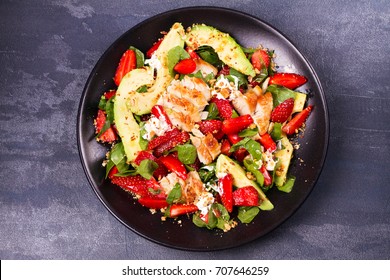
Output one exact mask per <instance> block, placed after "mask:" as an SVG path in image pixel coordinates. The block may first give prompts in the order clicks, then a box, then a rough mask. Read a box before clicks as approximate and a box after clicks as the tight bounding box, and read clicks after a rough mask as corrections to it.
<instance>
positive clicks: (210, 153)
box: [190, 133, 221, 164]
mask: <svg viewBox="0 0 390 280" xmlns="http://www.w3.org/2000/svg"><path fill="white" fill-rule="evenodd" d="M190 137H191V141H192V144H193V145H194V146H195V147H196V151H197V154H198V158H199V160H200V162H201V163H203V164H210V163H211V162H213V160H214V159H215V158H216V157H217V156H218V155H219V154H220V153H221V144H219V143H218V141H217V139H215V138H214V136H213V135H212V134H211V133H208V134H207V135H206V136H204V137H197V136H190Z"/></svg>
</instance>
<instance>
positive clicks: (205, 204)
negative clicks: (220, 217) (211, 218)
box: [195, 192, 214, 215]
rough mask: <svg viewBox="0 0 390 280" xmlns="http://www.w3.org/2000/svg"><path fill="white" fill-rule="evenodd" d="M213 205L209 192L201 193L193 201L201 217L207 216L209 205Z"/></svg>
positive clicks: (211, 195) (212, 198) (212, 197)
mask: <svg viewBox="0 0 390 280" xmlns="http://www.w3.org/2000/svg"><path fill="white" fill-rule="evenodd" d="M213 203H214V196H213V194H212V193H209V192H202V193H201V194H200V195H199V196H198V197H197V200H196V201H195V205H196V206H197V207H198V209H199V210H200V213H201V215H207V213H208V212H209V210H210V207H211V205H212V204H213Z"/></svg>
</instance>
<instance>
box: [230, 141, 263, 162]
mask: <svg viewBox="0 0 390 280" xmlns="http://www.w3.org/2000/svg"><path fill="white" fill-rule="evenodd" d="M239 148H245V149H246V150H247V151H248V152H249V154H250V155H251V156H252V157H253V158H254V159H257V160H259V159H261V157H262V154H261V145H260V143H259V142H257V141H255V140H253V139H251V138H244V139H242V140H241V141H239V142H237V143H236V144H234V145H233V146H231V148H230V150H229V152H231V153H233V152H235V151H237V150H238V149H239Z"/></svg>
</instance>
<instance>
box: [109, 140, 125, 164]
mask: <svg viewBox="0 0 390 280" xmlns="http://www.w3.org/2000/svg"><path fill="white" fill-rule="evenodd" d="M125 158H126V153H125V148H124V146H123V143H122V142H119V143H116V144H115V145H114V147H113V148H112V149H111V153H110V160H112V162H113V163H114V164H115V165H118V164H119V163H120V162H121V161H122V160H123V159H125Z"/></svg>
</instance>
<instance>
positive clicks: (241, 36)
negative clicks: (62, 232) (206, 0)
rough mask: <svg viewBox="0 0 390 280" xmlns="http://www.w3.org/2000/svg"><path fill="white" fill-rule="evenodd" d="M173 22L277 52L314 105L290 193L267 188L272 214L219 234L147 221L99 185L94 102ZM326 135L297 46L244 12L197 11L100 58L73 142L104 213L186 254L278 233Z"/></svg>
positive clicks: (302, 193) (146, 28)
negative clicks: (126, 60)
mask: <svg viewBox="0 0 390 280" xmlns="http://www.w3.org/2000/svg"><path fill="white" fill-rule="evenodd" d="M174 22H181V23H182V24H183V26H184V27H185V28H186V27H188V26H191V25H192V24H193V23H205V24H207V25H211V26H214V27H216V28H218V29H220V30H221V31H224V32H227V33H229V34H231V35H232V36H233V37H234V38H235V39H236V40H237V41H238V42H239V43H240V44H241V45H243V46H245V47H256V46H258V45H259V44H260V43H261V44H262V45H263V46H264V47H267V48H269V49H271V50H272V49H273V50H275V52H276V54H277V58H276V62H277V64H278V65H281V66H283V65H284V66H286V65H294V66H295V68H296V70H295V72H297V73H300V74H303V75H305V76H306V77H307V78H308V80H309V81H308V83H307V84H306V85H305V86H304V87H302V88H301V89H300V90H301V91H308V92H310V94H309V95H310V99H309V104H312V105H314V110H313V112H312V114H311V115H310V117H309V119H308V121H307V126H306V131H305V135H304V138H302V139H299V140H298V142H299V143H300V144H301V145H300V146H301V147H300V149H299V150H297V151H296V152H295V156H294V160H293V163H292V166H291V167H290V171H289V173H290V174H292V175H295V176H296V178H297V179H296V183H295V187H294V189H293V191H292V192H291V193H290V194H285V193H282V192H279V191H278V190H277V189H276V188H275V189H272V190H271V191H270V192H269V193H268V194H267V195H268V197H269V198H270V200H271V201H272V202H273V204H274V205H275V209H274V210H273V211H268V212H264V211H263V212H261V213H260V215H258V216H257V217H256V218H255V220H254V221H253V222H252V223H251V224H248V225H243V224H239V226H237V227H236V228H235V229H233V230H231V231H229V232H227V233H222V232H220V231H209V230H206V229H204V228H197V227H196V226H195V225H194V224H192V221H191V220H190V219H188V218H186V217H183V218H181V224H179V223H178V221H174V220H169V221H166V222H162V221H161V215H160V214H155V215H152V214H151V213H150V212H149V210H148V209H146V208H144V207H142V206H141V205H139V204H138V203H136V202H135V201H134V200H133V198H132V197H131V196H130V195H128V194H127V193H125V192H124V191H122V190H121V189H120V188H119V187H116V186H114V185H112V184H111V183H109V182H108V181H107V180H105V179H104V176H105V170H104V168H103V167H102V161H103V160H104V158H105V153H106V152H107V150H108V147H107V146H104V145H101V144H99V143H97V142H96V141H95V139H94V126H93V118H94V116H95V115H96V112H97V106H98V102H99V98H100V96H101V94H102V93H103V92H105V91H106V90H109V89H112V88H114V84H113V82H112V77H113V76H114V72H115V69H116V66H117V63H118V61H119V59H120V57H121V55H122V53H123V52H124V51H125V50H126V49H127V48H128V47H129V46H130V45H133V46H136V47H137V48H139V49H140V50H141V51H143V52H145V51H146V50H148V48H149V47H150V46H151V45H152V44H153V43H154V42H155V41H156V40H157V39H158V38H160V37H161V33H160V32H161V31H168V30H169V28H170V27H171V26H172V24H173V23H174ZM328 135H329V124H328V111H327V106H326V101H325V96H324V93H323V90H322V88H321V85H320V82H319V80H318V77H317V75H316V74H315V72H314V70H313V68H312V67H311V66H310V64H309V62H308V61H307V60H306V59H305V58H304V56H303V55H302V54H301V53H300V52H299V51H298V50H297V49H296V48H295V46H294V45H293V44H292V43H291V42H290V41H289V40H288V39H286V37H285V36H284V35H282V34H281V33H280V32H279V31H278V30H276V29H275V28H273V27H271V26H270V25H269V24H267V23H265V22H263V21H261V20H259V19H257V18H255V17H252V16H250V15H248V14H243V13H241V12H237V11H233V10H228V9H221V8H215V7H194V8H184V9H178V10H173V11H169V12H166V13H163V14H160V15H157V16H154V17H152V18H150V19H148V20H146V21H144V22H142V23H140V24H138V25H137V26H135V27H133V28H131V29H130V30H129V31H127V32H126V33H125V34H123V35H122V36H121V37H120V38H119V39H118V40H116V41H115V42H114V43H113V44H112V45H111V46H110V47H109V49H108V50H107V51H106V52H105V53H104V54H103V55H102V57H101V58H100V60H99V61H98V63H97V64H96V66H95V68H94V69H93V71H92V73H91V75H90V76H89V78H88V81H87V83H86V86H85V89H84V92H83V94H82V97H81V101H80V107H79V114H78V125H77V136H78V144H79V152H80V157H81V162H82V165H83V168H84V170H85V173H86V175H87V177H88V180H89V182H90V184H91V186H92V188H93V190H94V191H95V193H96V194H97V196H98V197H99V199H100V200H101V201H102V203H103V204H104V205H105V206H106V207H107V209H108V210H109V211H110V212H111V213H112V214H113V215H114V216H115V217H116V218H117V219H118V220H119V221H121V222H122V223H123V224H124V225H126V226H127V227H128V228H130V229H131V230H133V231H134V232H136V233H138V234H140V235H141V236H143V237H145V238H147V239H149V240H152V241H154V242H157V243H159V244H162V245H166V246H169V247H174V248H178V249H186V250H198V251H209V250H218V249H226V248H230V247H235V246H239V245H242V244H244V243H247V242H250V241H252V240H255V239H257V238H259V237H261V236H263V235H265V234H266V233H268V232H270V231H271V230H273V229H275V228H276V227H277V226H278V225H280V224H281V223H282V222H283V221H285V220H286V219H287V218H288V217H290V216H291V215H292V214H293V212H294V211H295V210H296V209H297V208H298V207H299V206H300V205H301V204H302V203H303V201H304V200H305V199H306V197H307V196H308V195H309V193H310V192H311V190H312V189H313V187H314V185H315V183H316V181H317V179H318V177H319V175H320V172H321V169H322V166H323V163H324V160H325V156H326V151H327V145H328Z"/></svg>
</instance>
